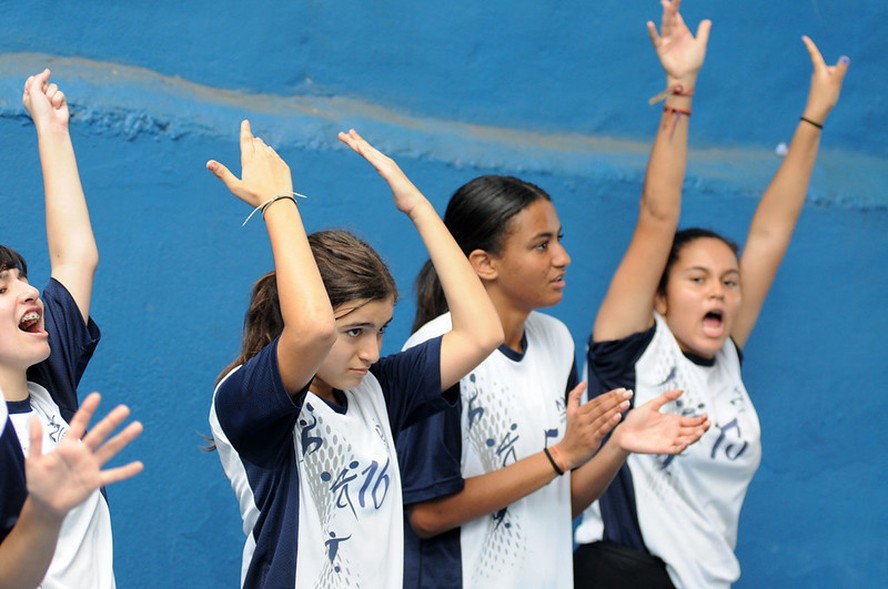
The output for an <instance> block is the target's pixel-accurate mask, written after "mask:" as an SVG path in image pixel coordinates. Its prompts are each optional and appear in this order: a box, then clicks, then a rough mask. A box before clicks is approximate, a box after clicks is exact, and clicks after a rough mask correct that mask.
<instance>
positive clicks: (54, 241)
mask: <svg viewBox="0 0 888 589" xmlns="http://www.w3.org/2000/svg"><path fill="white" fill-rule="evenodd" d="M49 75H50V72H49V70H48V69H46V70H43V71H42V72H41V73H39V74H36V75H34V76H31V77H29V78H28V79H27V81H25V89H24V93H23V94H22V103H23V104H24V105H25V108H26V109H27V110H28V113H29V114H30V115H31V119H32V120H33V121H34V126H35V127H36V128H37V144H38V147H39V151H40V165H41V168H42V170H43V187H44V192H45V194H46V238H47V243H48V245H49V262H50V265H51V267H52V277H53V278H55V279H56V280H58V281H59V282H61V283H62V284H64V285H65V288H67V289H68V292H70V293H71V296H72V297H73V298H74V301H75V302H76V303H77V308H78V309H80V314H81V315H82V316H83V319H84V321H86V320H87V318H88V317H89V303H90V299H91V298H92V285H93V277H94V276H95V272H96V268H97V267H98V265H99V250H98V248H97V247H96V240H95V238H94V237H93V232H92V226H91V225H90V222H89V211H88V210H87V208H86V198H84V196H83V187H82V186H81V185H80V174H79V173H78V171H77V160H76V159H75V157H74V146H73V144H72V143H71V135H70V133H69V132H68V118H69V114H68V102H67V100H65V95H64V94H63V93H62V91H61V90H59V88H58V86H56V85H55V84H53V83H50V81H49Z"/></svg>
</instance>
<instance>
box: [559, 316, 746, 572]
mask: <svg viewBox="0 0 888 589" xmlns="http://www.w3.org/2000/svg"><path fill="white" fill-rule="evenodd" d="M654 331H655V332H654V336H653V339H652V340H651V342H650V344H649V345H648V346H647V348H646V349H645V350H644V353H643V354H642V355H641V357H640V358H639V360H638V362H637V363H636V365H635V369H634V372H635V384H634V389H635V404H636V406H637V405H641V404H643V403H646V402H647V401H649V400H651V399H653V398H654V397H657V396H659V395H660V394H662V393H664V392H666V391H668V390H673V389H681V390H683V391H684V394H683V395H682V397H681V398H680V399H679V400H678V401H676V402H674V403H669V404H667V405H666V406H664V408H663V411H664V412H672V413H676V414H681V415H699V414H701V413H707V414H708V415H709V419H710V421H711V422H712V427H711V428H710V429H709V431H708V432H706V434H705V435H704V436H703V438H701V439H700V441H699V442H697V443H696V444H693V445H692V446H690V447H689V448H688V449H687V450H685V452H683V453H682V454H681V455H679V456H651V455H639V454H633V455H631V456H630V457H629V459H628V461H627V466H628V469H629V471H630V473H631V488H632V489H634V498H632V499H634V504H635V506H636V513H637V518H638V525H639V528H640V532H641V536H642V539H643V541H644V545H645V547H646V548H647V550H648V551H649V552H650V553H651V554H653V555H654V556H658V557H660V558H661V559H663V561H665V562H666V566H667V571H668V573H669V576H670V577H671V579H672V581H673V583H674V584H675V585H676V587H679V588H684V587H687V588H707V589H708V588H714V587H729V586H730V585H731V583H733V582H734V581H736V580H737V579H738V578H739V576H740V566H739V563H738V562H737V558H736V556H735V555H734V547H735V546H736V543H737V524H738V520H739V517H740V508H741V507H742V504H743V499H744V497H745V495H746V490H747V488H748V486H749V483H750V481H751V480H752V477H753V475H754V474H755V471H756V469H757V468H758V465H759V463H760V461H761V429H760V426H759V421H758V416H757V415H756V412H755V409H754V408H753V405H752V401H751V400H750V398H749V395H748V394H747V392H746V388H745V387H744V386H743V381H742V380H741V375H740V361H739V356H738V353H737V350H736V347H735V346H734V343H733V342H732V341H731V340H728V341H726V342H725V345H724V346H723V347H722V349H721V350H719V352H718V353H717V354H716V356H715V361H714V362H713V363H712V365H711V366H703V365H700V364H698V363H694V362H693V361H691V360H690V359H688V358H687V357H685V355H684V354H683V353H682V351H681V349H680V348H679V346H678V342H676V340H675V337H674V336H673V335H672V333H671V332H670V331H669V328H668V327H667V325H666V322H665V321H664V320H663V319H662V317H660V316H659V315H657V316H656V325H655V328H654ZM611 384H614V383H607V385H608V386H609V385H611ZM627 385H628V386H632V385H631V383H620V384H619V385H617V386H627ZM609 491H610V490H609ZM617 503H618V504H619V505H629V504H631V503H632V501H621V502H617ZM610 517H616V518H621V519H622V520H623V521H626V520H627V519H628V518H630V517H631V514H617V513H614V514H611V515H610ZM607 519H608V516H607V515H606V516H605V518H604V520H605V525H606V522H607ZM602 527H603V526H602V516H601V512H600V510H599V506H598V503H597V502H596V504H594V505H593V506H592V507H591V508H590V509H589V510H587V511H586V513H584V514H583V521H582V523H581V525H580V526H579V527H578V528H577V533H576V538H577V541H578V542H580V543H588V542H593V541H596V540H598V539H600V538H601V537H602Z"/></svg>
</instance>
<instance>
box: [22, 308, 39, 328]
mask: <svg viewBox="0 0 888 589" xmlns="http://www.w3.org/2000/svg"><path fill="white" fill-rule="evenodd" d="M37 321H40V313H37V312H36V311H31V312H30V313H25V316H24V317H22V320H21V321H20V322H19V325H25V324H28V325H30V324H32V323H36V322H37Z"/></svg>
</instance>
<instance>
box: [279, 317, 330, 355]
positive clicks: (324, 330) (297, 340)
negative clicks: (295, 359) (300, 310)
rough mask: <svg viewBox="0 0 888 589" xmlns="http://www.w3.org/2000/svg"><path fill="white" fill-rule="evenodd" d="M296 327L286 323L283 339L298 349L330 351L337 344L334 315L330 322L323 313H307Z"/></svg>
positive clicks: (282, 334)
mask: <svg viewBox="0 0 888 589" xmlns="http://www.w3.org/2000/svg"><path fill="white" fill-rule="evenodd" d="M300 319H301V320H300V321H298V322H297V324H296V325H290V324H288V323H285V325H284V329H283V331H282V332H281V339H286V340H289V341H290V342H292V344H294V346H295V347H298V348H311V349H317V350H321V349H324V350H329V349H330V348H332V347H333V344H334V343H336V323H335V322H334V320H333V316H332V314H330V316H329V321H328V320H326V319H327V318H326V317H325V316H324V314H323V313H318V314H314V313H306V315H305V317H303V318H300Z"/></svg>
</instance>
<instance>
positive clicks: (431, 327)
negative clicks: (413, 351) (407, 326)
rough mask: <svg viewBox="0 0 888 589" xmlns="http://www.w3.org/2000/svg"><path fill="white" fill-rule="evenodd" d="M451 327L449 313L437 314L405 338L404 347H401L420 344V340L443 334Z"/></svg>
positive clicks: (451, 322)
mask: <svg viewBox="0 0 888 589" xmlns="http://www.w3.org/2000/svg"><path fill="white" fill-rule="evenodd" d="M451 329H453V321H451V319H450V313H444V314H443V315H438V316H437V317H435V318H434V319H432V320H431V321H429V322H428V323H426V324H425V325H423V326H422V327H420V328H419V329H417V330H416V331H415V332H414V333H413V335H411V336H410V337H409V338H407V341H406V342H404V347H403V348H402V349H404V350H406V349H407V348H412V347H413V346H415V345H417V344H421V343H422V342H424V341H426V340H429V339H432V338H433V337H437V336H439V335H444V334H445V333H447V332H448V331H450V330H451Z"/></svg>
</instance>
